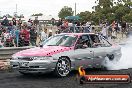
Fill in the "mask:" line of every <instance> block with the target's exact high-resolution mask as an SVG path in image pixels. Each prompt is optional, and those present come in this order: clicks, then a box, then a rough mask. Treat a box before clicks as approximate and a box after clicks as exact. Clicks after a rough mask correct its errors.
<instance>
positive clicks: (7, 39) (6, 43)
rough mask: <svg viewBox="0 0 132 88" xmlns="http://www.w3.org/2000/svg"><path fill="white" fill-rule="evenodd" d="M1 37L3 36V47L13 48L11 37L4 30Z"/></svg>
mask: <svg viewBox="0 0 132 88" xmlns="http://www.w3.org/2000/svg"><path fill="white" fill-rule="evenodd" d="M3 36H4V46H5V47H12V46H14V44H13V37H12V36H11V34H10V33H9V31H7V30H5V32H4V34H3Z"/></svg>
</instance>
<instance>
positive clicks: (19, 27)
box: [17, 18, 22, 30]
mask: <svg viewBox="0 0 132 88" xmlns="http://www.w3.org/2000/svg"><path fill="white" fill-rule="evenodd" d="M17 24H18V29H20V30H21V26H22V20H21V18H20V19H19V20H18V23H17Z"/></svg>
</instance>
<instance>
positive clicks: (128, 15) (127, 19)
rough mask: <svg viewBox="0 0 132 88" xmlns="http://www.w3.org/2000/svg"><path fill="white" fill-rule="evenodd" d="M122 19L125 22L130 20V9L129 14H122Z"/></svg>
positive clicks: (131, 15)
mask: <svg viewBox="0 0 132 88" xmlns="http://www.w3.org/2000/svg"><path fill="white" fill-rule="evenodd" d="M122 19H123V20H125V21H127V22H132V11H131V12H130V13H129V14H126V15H125V16H123V17H122Z"/></svg>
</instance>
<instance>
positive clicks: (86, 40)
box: [77, 35, 91, 48]
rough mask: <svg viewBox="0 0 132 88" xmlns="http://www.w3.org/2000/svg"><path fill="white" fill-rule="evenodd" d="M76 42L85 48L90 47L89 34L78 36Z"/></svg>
mask: <svg viewBox="0 0 132 88" xmlns="http://www.w3.org/2000/svg"><path fill="white" fill-rule="evenodd" d="M77 44H82V45H83V46H84V47H85V48H88V47H91V44H90V39H89V36H88V35H82V36H80V38H79V39H78V42H77Z"/></svg>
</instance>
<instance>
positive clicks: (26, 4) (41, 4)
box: [0, 0, 95, 18]
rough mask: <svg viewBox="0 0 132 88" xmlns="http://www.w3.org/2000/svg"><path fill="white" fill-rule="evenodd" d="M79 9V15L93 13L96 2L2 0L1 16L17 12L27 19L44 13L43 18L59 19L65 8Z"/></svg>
mask: <svg viewBox="0 0 132 88" xmlns="http://www.w3.org/2000/svg"><path fill="white" fill-rule="evenodd" d="M75 3H76V7H77V13H80V12H82V11H92V6H94V5H95V0H0V15H4V14H8V13H9V14H11V15H13V13H14V12H16V4H17V13H18V15H19V14H24V16H25V17H27V16H30V15H32V14H33V13H43V16H51V17H53V18H57V17H58V12H59V11H60V10H61V8H63V7H64V6H69V7H72V9H73V10H74V9H75Z"/></svg>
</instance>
